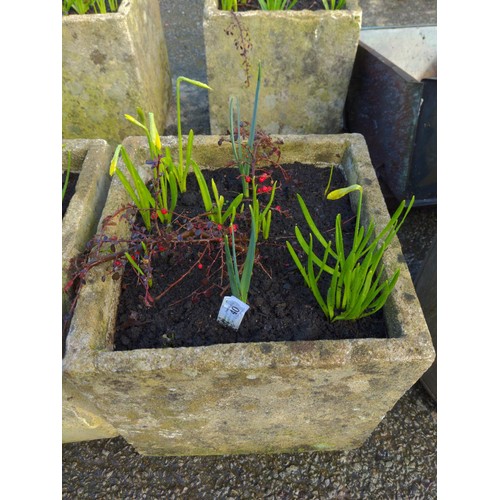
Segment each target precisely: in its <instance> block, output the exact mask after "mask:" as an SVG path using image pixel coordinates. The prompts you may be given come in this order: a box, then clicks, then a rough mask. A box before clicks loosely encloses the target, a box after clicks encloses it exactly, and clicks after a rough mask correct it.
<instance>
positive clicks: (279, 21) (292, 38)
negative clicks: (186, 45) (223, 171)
mask: <svg viewBox="0 0 500 500" xmlns="http://www.w3.org/2000/svg"><path fill="white" fill-rule="evenodd" d="M360 27H361V8H360V7H359V4H358V0H347V9H346V10H336V11H325V10H318V11H309V10H302V11H261V10H256V11H251V12H240V13H237V14H234V13H231V12H227V11H221V10H218V0H205V11H204V21H203V30H204V37H205V48H206V60H207V77H208V84H209V85H210V86H211V87H212V88H213V89H214V91H213V92H209V94H208V97H209V108H210V130H211V133H212V134H220V133H225V132H226V130H227V126H228V113H229V111H228V105H229V97H230V96H234V97H238V98H239V100H240V103H241V118H242V119H243V120H247V121H250V119H251V116H252V114H251V113H252V107H253V98H254V89H255V80H256V74H257V66H258V63H259V61H261V62H262V77H263V81H262V87H261V97H260V100H259V111H258V120H257V121H258V124H259V125H260V126H261V127H262V128H263V129H264V130H265V131H266V132H267V133H270V134H274V133H280V134H328V133H337V132H340V131H341V130H342V125H343V119H342V114H343V109H344V103H345V99H346V95H347V89H348V85H349V79H350V78H351V72H352V68H353V64H354V58H355V56H356V48H357V45H358V40H359V33H360ZM228 30H229V33H230V34H227V33H226V31H228ZM241 34H242V35H243V38H241V36H240V35H241ZM240 42H241V43H242V46H240ZM235 44H236V45H237V46H235ZM249 44H251V46H250V45H249ZM243 51H246V54H247V55H246V56H245V57H244V56H242V55H241V54H242V52H243ZM247 63H248V64H249V65H250V68H249V73H247V69H248V66H246V64H247ZM228 68H229V69H228ZM248 75H250V88H247V85H246V81H247V78H248Z"/></svg>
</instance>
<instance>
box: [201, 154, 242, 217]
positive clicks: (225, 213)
mask: <svg viewBox="0 0 500 500" xmlns="http://www.w3.org/2000/svg"><path fill="white" fill-rule="evenodd" d="M191 164H192V167H193V172H194V175H195V177H196V180H197V181H198V186H199V187H200V192H201V197H202V199H203V205H204V207H205V211H206V212H207V213H208V217H209V218H210V220H211V221H213V222H215V223H216V224H224V223H225V222H226V220H227V219H228V217H230V216H231V214H233V211H236V209H237V208H238V207H239V205H240V204H241V202H242V200H243V193H240V194H239V195H238V196H237V197H236V198H235V199H234V200H233V201H232V202H231V203H230V204H229V206H228V207H227V208H226V209H225V210H224V203H225V199H224V196H222V195H219V190H218V189H217V185H216V184H215V181H214V180H213V179H212V192H213V195H214V199H213V200H212V196H211V194H210V190H209V189H208V185H207V181H206V180H205V177H204V176H203V173H202V171H201V169H200V167H199V166H198V164H197V163H196V162H195V161H192V163H191Z"/></svg>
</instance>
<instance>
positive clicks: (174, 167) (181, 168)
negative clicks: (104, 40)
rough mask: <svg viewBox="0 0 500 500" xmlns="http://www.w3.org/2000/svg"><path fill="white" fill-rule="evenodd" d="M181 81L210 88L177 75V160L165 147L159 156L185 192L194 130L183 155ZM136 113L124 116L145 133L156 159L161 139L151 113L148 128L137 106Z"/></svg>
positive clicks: (180, 188)
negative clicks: (162, 153) (163, 153)
mask: <svg viewBox="0 0 500 500" xmlns="http://www.w3.org/2000/svg"><path fill="white" fill-rule="evenodd" d="M181 82H186V83H190V84H191V85H195V86H197V87H201V88H204V89H207V90H212V89H211V88H210V87H209V86H208V85H206V84H205V83H202V82H199V81H197V80H191V79H190V78H186V77H184V76H179V77H178V78H177V84H176V93H177V136H178V150H179V160H178V162H177V163H175V162H174V161H173V160H172V155H171V153H170V149H169V148H168V147H165V155H164V157H163V158H161V162H162V163H165V164H166V169H167V171H168V172H169V173H171V175H173V176H174V177H175V179H176V181H177V186H178V188H179V191H180V192H181V193H185V192H186V189H187V186H186V184H187V177H188V174H189V170H190V167H191V162H192V161H193V160H192V158H191V152H192V150H193V140H194V132H193V130H192V129H191V130H190V131H189V135H188V140H187V145H186V152H185V155H184V145H183V139H182V127H181V91H180V85H181ZM137 113H138V115H139V119H138V120H137V119H135V118H134V117H132V116H130V115H125V118H126V119H127V120H128V121H129V122H131V123H133V124H135V125H137V126H138V127H140V128H141V129H142V130H144V132H145V133H146V137H147V139H148V144H149V153H150V156H151V160H153V161H156V160H157V159H158V158H159V157H160V156H161V152H162V151H161V139H160V135H159V134H158V130H157V128H156V125H155V122H154V116H153V113H149V114H148V115H149V129H148V127H147V124H146V117H145V115H144V113H143V111H142V110H141V109H140V108H137Z"/></svg>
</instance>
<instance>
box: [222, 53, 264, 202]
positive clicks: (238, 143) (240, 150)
mask: <svg viewBox="0 0 500 500" xmlns="http://www.w3.org/2000/svg"><path fill="white" fill-rule="evenodd" d="M260 81H261V64H260V62H259V69H258V72H257V84H256V87H255V98H254V102H253V112H252V122H251V124H250V133H249V137H248V141H247V144H246V145H245V147H244V146H243V143H242V138H241V136H242V131H241V120H240V103H239V101H238V100H236V120H237V131H235V129H234V112H235V110H234V104H233V103H234V98H233V97H232V96H231V97H230V98H229V133H230V136H231V146H232V149H233V158H234V161H235V163H236V164H237V165H238V169H239V171H240V174H241V184H242V187H243V194H244V196H245V198H248V196H249V191H248V183H247V182H246V181H245V177H247V176H249V175H250V170H251V168H252V164H253V158H254V153H255V152H254V140H255V129H256V125H257V106H258V103H259V92H260ZM235 137H236V138H237V139H235ZM254 175H255V172H252V176H254Z"/></svg>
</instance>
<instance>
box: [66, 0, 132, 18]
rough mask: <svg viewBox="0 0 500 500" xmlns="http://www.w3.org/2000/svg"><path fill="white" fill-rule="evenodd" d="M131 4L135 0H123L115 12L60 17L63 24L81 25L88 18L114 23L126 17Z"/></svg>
mask: <svg viewBox="0 0 500 500" xmlns="http://www.w3.org/2000/svg"><path fill="white" fill-rule="evenodd" d="M133 2H135V0H123V1H122V3H121V4H120V6H119V7H118V10H117V11H116V12H107V13H106V14H100V13H94V12H92V13H90V14H71V15H68V16H62V18H63V22H64V23H81V22H85V18H86V17H88V16H92V17H93V18H94V19H95V20H100V21H101V22H106V19H108V20H113V21H114V22H116V19H118V18H121V17H125V16H127V15H128V13H129V12H130V8H131V4H132V3H133Z"/></svg>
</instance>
